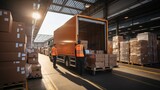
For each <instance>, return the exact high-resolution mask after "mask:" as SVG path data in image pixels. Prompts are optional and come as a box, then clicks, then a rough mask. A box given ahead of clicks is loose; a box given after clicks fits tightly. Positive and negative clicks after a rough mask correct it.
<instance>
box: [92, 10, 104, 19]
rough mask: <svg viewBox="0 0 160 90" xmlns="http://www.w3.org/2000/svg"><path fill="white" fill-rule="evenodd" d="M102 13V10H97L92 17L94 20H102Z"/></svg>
mask: <svg viewBox="0 0 160 90" xmlns="http://www.w3.org/2000/svg"><path fill="white" fill-rule="evenodd" d="M103 13H104V11H103V10H99V11H97V12H96V13H94V14H92V17H94V18H103V17H104V14H103Z"/></svg>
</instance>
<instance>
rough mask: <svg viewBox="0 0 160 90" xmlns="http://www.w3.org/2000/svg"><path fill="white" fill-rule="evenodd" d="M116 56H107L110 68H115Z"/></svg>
mask: <svg viewBox="0 0 160 90" xmlns="http://www.w3.org/2000/svg"><path fill="white" fill-rule="evenodd" d="M116 59H117V55H115V54H109V66H110V67H115V66H117V61H116Z"/></svg>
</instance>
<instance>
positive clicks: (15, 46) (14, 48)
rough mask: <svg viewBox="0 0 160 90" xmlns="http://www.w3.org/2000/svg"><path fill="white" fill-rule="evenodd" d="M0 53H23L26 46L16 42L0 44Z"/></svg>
mask: <svg viewBox="0 0 160 90" xmlns="http://www.w3.org/2000/svg"><path fill="white" fill-rule="evenodd" d="M0 47H1V49H0V52H25V50H26V44H25V43H17V42H0Z"/></svg>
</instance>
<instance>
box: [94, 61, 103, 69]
mask: <svg viewBox="0 0 160 90" xmlns="http://www.w3.org/2000/svg"><path fill="white" fill-rule="evenodd" d="M104 63H105V62H104V61H96V62H95V67H96V68H104V67H105V65H104Z"/></svg>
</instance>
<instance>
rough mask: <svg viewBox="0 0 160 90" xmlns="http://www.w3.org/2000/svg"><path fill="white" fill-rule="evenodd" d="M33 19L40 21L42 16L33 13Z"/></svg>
mask: <svg viewBox="0 0 160 90" xmlns="http://www.w3.org/2000/svg"><path fill="white" fill-rule="evenodd" d="M32 18H34V19H36V20H38V19H40V18H41V15H40V14H39V13H38V12H33V13H32Z"/></svg>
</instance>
